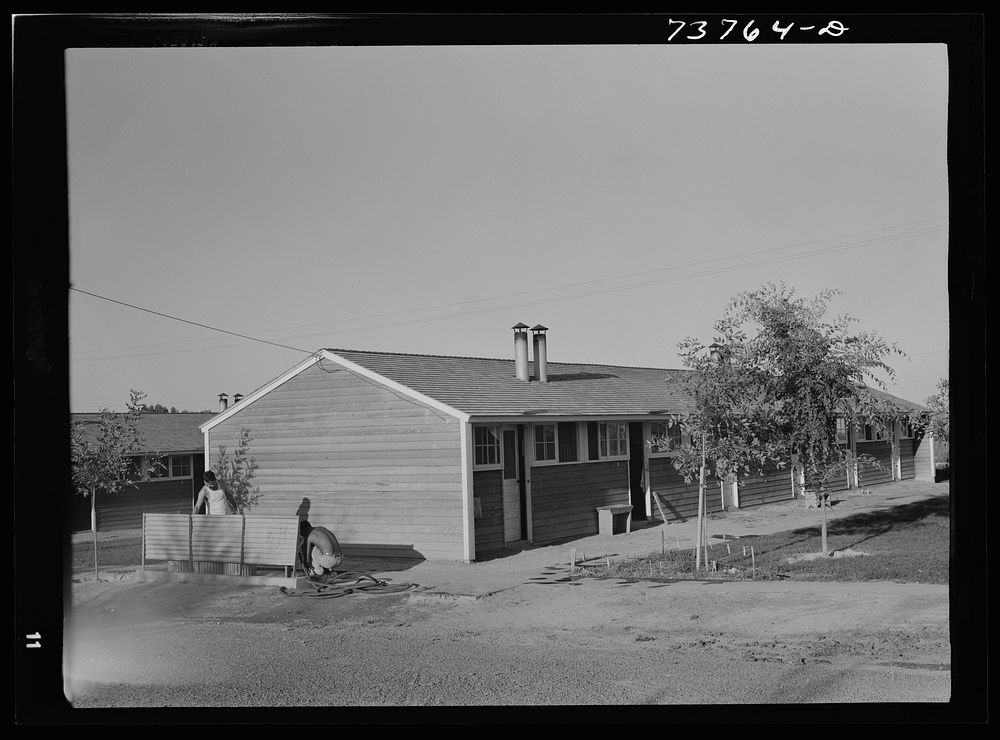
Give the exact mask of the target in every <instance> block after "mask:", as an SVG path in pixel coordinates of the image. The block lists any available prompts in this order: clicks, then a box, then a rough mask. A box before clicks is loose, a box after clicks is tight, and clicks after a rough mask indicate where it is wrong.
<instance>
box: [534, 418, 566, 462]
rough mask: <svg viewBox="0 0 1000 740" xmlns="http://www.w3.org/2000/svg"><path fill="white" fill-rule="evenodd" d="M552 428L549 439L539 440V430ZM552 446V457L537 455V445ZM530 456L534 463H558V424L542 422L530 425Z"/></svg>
mask: <svg viewBox="0 0 1000 740" xmlns="http://www.w3.org/2000/svg"><path fill="white" fill-rule="evenodd" d="M550 427H551V429H552V439H551V440H539V438H538V435H539V432H541V431H542V430H544V429H546V428H550ZM539 445H541V446H542V447H548V446H549V445H551V447H552V457H538V447H539ZM531 457H532V461H533V462H534V463H535V464H536V465H558V464H559V463H560V462H561V461H560V460H559V425H558V424H557V423H556V422H554V421H553V422H544V423H540V424H532V425H531Z"/></svg>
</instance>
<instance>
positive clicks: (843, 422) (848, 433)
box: [834, 416, 851, 446]
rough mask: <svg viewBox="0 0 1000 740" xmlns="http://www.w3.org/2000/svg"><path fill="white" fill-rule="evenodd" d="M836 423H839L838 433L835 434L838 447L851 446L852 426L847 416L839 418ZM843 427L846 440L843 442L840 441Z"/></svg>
mask: <svg viewBox="0 0 1000 740" xmlns="http://www.w3.org/2000/svg"><path fill="white" fill-rule="evenodd" d="M836 423H837V428H836V431H835V432H834V435H835V440H836V443H837V444H838V445H844V446H848V445H850V444H851V425H850V423H849V422H848V419H847V417H846V416H838V417H837V422H836ZM842 427H843V432H844V439H843V440H841V439H840V432H841V428H842Z"/></svg>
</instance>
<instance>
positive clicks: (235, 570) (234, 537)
mask: <svg viewBox="0 0 1000 740" xmlns="http://www.w3.org/2000/svg"><path fill="white" fill-rule="evenodd" d="M298 537H299V519H298V517H288V516H240V515H236V516H206V515H202V514H143V515H142V569H143V570H144V571H145V570H146V563H147V561H162V560H166V561H167V562H168V564H169V569H170V570H171V571H173V572H187V573H191V572H196V573H210V574H228V575H247V576H252V575H255V574H256V567H257V566H264V565H268V566H280V567H284V568H285V572H286V574H288V572H289V570H290V569H294V567H295V559H296V551H297V547H298Z"/></svg>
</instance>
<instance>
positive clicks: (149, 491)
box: [69, 413, 214, 532]
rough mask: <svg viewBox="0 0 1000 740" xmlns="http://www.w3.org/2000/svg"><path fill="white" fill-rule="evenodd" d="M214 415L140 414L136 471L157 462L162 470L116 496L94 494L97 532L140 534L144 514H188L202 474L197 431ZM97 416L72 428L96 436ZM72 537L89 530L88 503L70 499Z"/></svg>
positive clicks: (76, 417) (82, 418)
mask: <svg viewBox="0 0 1000 740" xmlns="http://www.w3.org/2000/svg"><path fill="white" fill-rule="evenodd" d="M213 416H214V414H210V413H208V414H206V413H178V414H142V415H141V416H140V417H139V423H138V427H139V433H140V434H141V435H142V440H143V446H144V448H145V451H146V454H145V455H143V456H142V457H139V458H137V459H136V460H135V464H136V466H137V467H139V468H142V469H146V470H149V469H150V466H149V460H150V458H151V457H154V456H155V457H156V458H158V459H159V460H160V463H161V465H162V467H161V468H155V467H154V468H153V471H152V472H153V475H154V477H153V478H152V479H150V480H149V481H146V482H143V483H139V484H138V485H137V487H136V488H131V487H126V488H125V489H123V490H122V491H120V492H119V493H115V494H106V493H104V492H102V491H98V492H97V506H96V509H97V530H98V531H99V532H104V531H108V530H114V529H138V528H140V527H142V515H143V513H161V514H174V513H178V512H180V513H185V514H187V513H190V511H191V507H192V506H193V504H194V501H195V497H196V496H197V494H198V491H199V490H201V487H202V485H203V483H202V475H203V474H204V472H205V452H204V437H203V435H202V433H201V429H200V425H202V424H204V423H205V422H206V421H208V420H210V419H211V418H212V417H213ZM99 418H100V414H72V415H71V417H70V421H71V422H74V423H75V422H80V423H82V424H83V425H84V430H85V431H87V432H93V433H96V430H97V422H98V419H99ZM69 523H70V529H71V530H72V531H74V532H77V531H84V530H89V529H90V528H91V517H90V499H89V498H86V497H84V496H80V495H78V494H74V495H73V497H72V499H71V505H70V512H69Z"/></svg>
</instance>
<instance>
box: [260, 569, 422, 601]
mask: <svg viewBox="0 0 1000 740" xmlns="http://www.w3.org/2000/svg"><path fill="white" fill-rule="evenodd" d="M304 570H305V569H304V568H303V571H304ZM306 584H307V585H308V586H309V587H310V588H311V589H312V590H311V591H296V590H295V589H288V588H285V587H284V586H281V588H280V589H279V590H280V591H281V593H283V594H285V596H311V597H314V598H322V599H334V598H338V597H340V596H347V595H348V594H353V593H368V594H398V593H403V592H404V591H409V590H410V589H412V588H413V587H414V585H413V584H412V583H393V584H390V583H389V582H388V581H382V580H379V579H378V578H375V577H374V576H372V575H371V574H370V573H362V572H361V571H350V570H346V571H333V572H331V573H329V574H326V575H322V576H315V575H313V576H310V575H307V576H306Z"/></svg>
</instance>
